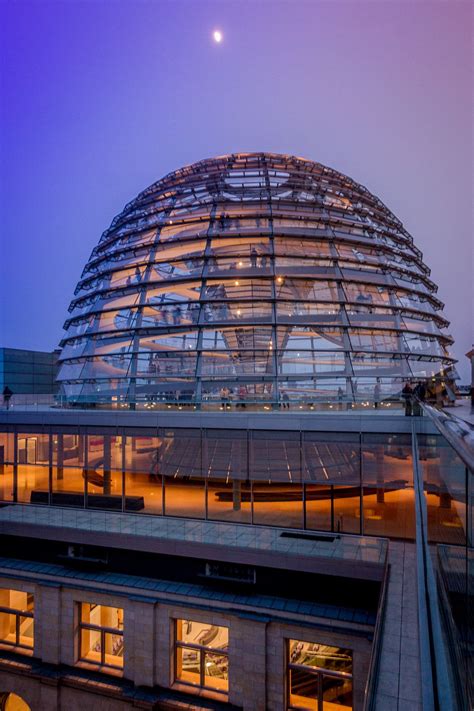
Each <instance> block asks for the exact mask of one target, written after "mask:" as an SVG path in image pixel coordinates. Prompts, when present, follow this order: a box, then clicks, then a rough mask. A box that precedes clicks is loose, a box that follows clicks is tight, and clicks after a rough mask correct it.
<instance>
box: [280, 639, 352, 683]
mask: <svg viewBox="0 0 474 711" xmlns="http://www.w3.org/2000/svg"><path fill="white" fill-rule="evenodd" d="M290 663H291V664H301V665H303V666H307V667H318V668H319V669H331V670H332V671H338V672H344V673H347V674H351V673H352V652H351V651H350V650H349V649H342V648H340V647H330V646H329V645H327V644H315V643H313V642H300V641H298V640H294V639H292V640H291V641H290Z"/></svg>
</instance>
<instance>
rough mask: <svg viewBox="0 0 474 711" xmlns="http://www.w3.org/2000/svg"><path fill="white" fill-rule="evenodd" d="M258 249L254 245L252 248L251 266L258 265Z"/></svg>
mask: <svg viewBox="0 0 474 711" xmlns="http://www.w3.org/2000/svg"><path fill="white" fill-rule="evenodd" d="M257 256H258V255H257V250H256V249H255V247H252V249H251V250H250V266H251V267H256V266H257Z"/></svg>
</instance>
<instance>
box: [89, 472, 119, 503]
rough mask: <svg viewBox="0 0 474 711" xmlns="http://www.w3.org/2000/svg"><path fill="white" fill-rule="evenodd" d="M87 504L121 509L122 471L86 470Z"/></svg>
mask: <svg viewBox="0 0 474 711" xmlns="http://www.w3.org/2000/svg"><path fill="white" fill-rule="evenodd" d="M87 506H88V507H90V508H98V509H113V510H115V511H121V510H122V472H117V471H107V470H105V471H96V470H94V469H89V470H88V471H87Z"/></svg>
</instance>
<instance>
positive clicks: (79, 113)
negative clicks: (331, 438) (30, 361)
mask: <svg viewBox="0 0 474 711" xmlns="http://www.w3.org/2000/svg"><path fill="white" fill-rule="evenodd" d="M0 8H1V13H2V15H3V19H2V23H1V25H2V29H1V30H0V34H1V36H0V52H1V62H2V64H1V83H2V86H1V90H2V95H3V99H2V104H1V126H0V136H1V155H0V159H1V225H0V227H1V234H2V252H1V260H0V269H1V274H0V278H1V282H0V285H1V308H2V312H1V314H0V316H1V319H2V323H1V336H0V345H6V346H17V347H24V348H38V349H45V350H50V349H52V348H54V347H55V346H56V345H57V343H58V341H59V339H60V337H61V334H62V325H63V322H64V319H65V317H66V313H67V307H68V304H69V302H70V299H71V297H72V294H73V290H74V287H75V284H76V282H77V280H78V278H79V276H80V274H81V271H82V268H83V266H84V264H85V262H86V260H87V258H88V256H89V254H90V252H91V250H92V248H93V247H94V246H95V244H96V243H97V241H98V239H99V236H100V234H101V233H102V231H103V230H104V229H105V228H106V227H108V225H109V224H110V222H111V220H112V218H113V217H114V215H115V214H116V213H118V212H120V210H121V209H122V207H123V206H124V204H125V203H126V202H128V201H129V200H130V199H131V198H133V197H134V196H135V195H136V194H137V193H138V192H139V191H141V190H142V189H144V188H145V187H146V186H147V185H149V184H150V183H152V182H154V181H155V180H157V179H158V178H160V177H161V176H162V175H164V174H165V173H167V172H168V171H170V170H173V169H174V168H178V167H180V166H182V165H184V164H187V163H191V162H193V161H195V160H199V159H202V158H207V157H211V156H213V155H219V154H223V153H228V152H233V151H253V150H257V151H260V150H268V151H275V152H282V153H293V154H296V155H300V156H304V157H306V158H310V159H312V160H316V161H320V162H322V163H325V164H327V165H330V166H331V167H334V168H336V169H338V170H340V171H342V172H343V173H347V174H348V175H350V176H351V177H353V178H354V179H355V180H357V181H359V182H361V183H363V184H364V185H366V186H367V187H368V188H369V189H370V190H371V191H373V192H374V193H375V194H376V195H378V196H379V197H380V198H381V199H382V200H383V201H384V202H385V203H386V204H387V206H388V207H389V208H390V209H391V210H393V212H394V213H395V214H396V215H397V216H398V217H399V218H400V219H401V220H402V221H403V222H404V224H405V226H406V227H407V229H408V230H409V231H410V232H411V233H412V234H413V236H414V238H415V242H416V244H417V245H418V247H419V248H420V249H421V250H422V251H423V253H424V258H425V261H426V262H427V264H428V265H429V266H430V267H431V269H432V278H433V280H434V281H435V282H436V283H438V284H439V296H440V298H441V299H442V300H443V301H444V302H445V303H446V310H445V313H446V315H447V317H448V318H449V319H450V320H451V327H450V331H451V333H452V334H453V336H454V337H455V338H456V345H455V347H454V349H453V351H454V354H455V355H456V357H457V358H459V360H460V363H459V370H460V372H461V374H462V376H463V380H464V381H467V378H468V368H467V359H466V358H465V357H464V353H465V352H466V351H467V350H468V349H469V347H470V345H471V342H472V332H473V327H472V324H473V294H472V251H473V245H472V207H473V205H472V194H473V190H472V156H473V150H472V149H473V141H472V125H471V121H472V100H473V91H472V86H473V83H472V60H471V43H472V39H471V36H472V14H471V12H472V11H471V3H470V2H463V1H458V0H451V1H450V2H438V1H437V0H432V1H431V2H417V1H416V0H414V1H413V2H408V1H400V2H395V1H393V2H390V1H386V2H384V1H380V2H365V0H351V1H350V2H343V1H340V2H339V1H331V2H319V1H318V0H312V1H311V2H300V1H299V0H292V1H290V0H288V1H287V2H273V1H271V0H266V1H261V0H260V1H258V0H254V1H252V2H245V1H244V0H237V1H236V2H232V1H228V2H224V1H220V2H207V1H205V0H194V1H191V0H190V1H188V2H186V1H184V0H173V1H172V2H162V1H159V0H156V1H155V2H139V1H135V2H127V1H125V0H120V1H115V2H114V1H112V0H110V1H108V2H75V1H74V0H69V1H67V2H66V1H63V2H40V1H38V0H37V1H35V2H29V1H26V0H20V1H17V2H12V0H10V1H9V2H5V0H3V2H2V3H1V5H0ZM215 27H219V28H221V29H222V31H223V32H224V35H225V37H224V42H223V44H222V45H215V44H213V43H212V41H211V33H212V30H213V29H214V28H215Z"/></svg>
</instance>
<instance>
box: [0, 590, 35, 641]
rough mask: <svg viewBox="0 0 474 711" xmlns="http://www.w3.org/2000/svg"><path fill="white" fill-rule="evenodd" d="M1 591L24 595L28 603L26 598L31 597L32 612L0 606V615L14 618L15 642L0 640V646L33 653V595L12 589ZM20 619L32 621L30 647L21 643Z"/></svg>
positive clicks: (25, 591)
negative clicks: (18, 648)
mask: <svg viewBox="0 0 474 711" xmlns="http://www.w3.org/2000/svg"><path fill="white" fill-rule="evenodd" d="M3 589H4V590H8V591H9V592H20V593H25V595H26V596H27V601H28V596H29V595H31V597H32V598H33V612H29V611H28V610H25V611H23V610H19V609H18V608H16V607H5V606H3V605H0V614H4V615H13V616H14V617H15V641H14V642H10V641H9V640H7V639H0V644H4V645H8V646H9V647H20V648H21V649H28V650H31V651H33V648H34V645H35V631H34V621H35V594H34V593H31V592H28V591H27V590H16V589H14V588H3ZM22 617H27V618H29V619H32V620H33V637H32V640H31V645H29V644H22V643H21V634H20V625H21V618H22Z"/></svg>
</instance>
